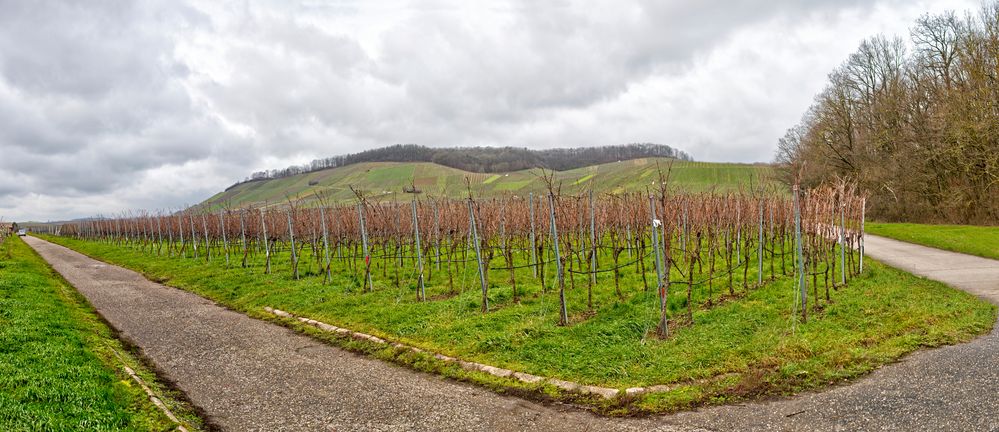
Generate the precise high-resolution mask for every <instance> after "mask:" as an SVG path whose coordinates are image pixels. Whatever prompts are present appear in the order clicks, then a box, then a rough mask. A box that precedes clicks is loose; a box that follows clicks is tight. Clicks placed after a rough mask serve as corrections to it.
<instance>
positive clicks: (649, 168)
mask: <svg viewBox="0 0 999 432" xmlns="http://www.w3.org/2000/svg"><path fill="white" fill-rule="evenodd" d="M657 162H658V166H659V167H661V168H662V169H663V171H664V172H665V170H666V169H667V166H668V164H669V163H670V160H669V159H658V158H647V159H634V160H628V161H621V162H613V163H607V164H601V165H594V166H589V167H584V168H577V169H573V170H568V171H562V172H559V173H557V174H556V179H557V180H558V181H560V182H561V184H562V192H563V193H567V194H573V193H580V192H583V191H586V190H588V189H589V188H590V187H593V188H594V190H595V191H596V192H599V193H618V192H626V191H642V190H645V188H646V187H654V182H655V181H657V180H658V174H657ZM770 173H771V168H770V167H769V166H766V165H749V164H731V163H709V162H682V161H673V170H672V174H671V176H670V184H671V185H672V186H673V187H674V188H675V189H678V190H683V191H689V192H704V191H710V190H715V191H718V192H726V191H738V190H739V189H740V188H742V189H743V190H748V188H749V186H750V184H753V185H758V184H759V182H760V179H763V181H764V182H771V179H770V177H771V176H770ZM539 174H540V171H539V170H522V171H513V172H509V173H502V174H493V173H473V172H468V171H462V170H459V169H455V168H449V167H445V166H442V165H437V164H434V163H429V162H370V163H358V164H353V165H348V166H344V167H339V168H332V169H327V170H322V171H317V172H313V173H308V174H300V175H296V176H291V177H285V178H279V179H270V180H260V181H252V182H247V183H243V184H240V185H237V186H235V187H233V188H231V189H229V190H227V191H224V192H220V193H218V194H216V195H215V196H213V197H211V198H209V199H207V200H205V202H204V203H203V204H206V205H208V206H210V207H212V208H219V207H220V206H223V205H228V206H231V207H243V206H260V205H265V204H266V205H274V204H281V203H283V202H285V201H286V197H291V199H293V200H298V199H301V200H303V201H305V202H306V203H308V202H309V201H312V200H314V199H315V195H316V193H317V192H321V193H324V194H327V196H329V197H330V198H331V199H332V200H334V201H350V200H353V199H354V195H353V193H352V192H351V191H350V186H353V187H355V188H357V189H360V190H363V191H364V192H365V194H367V195H368V196H369V197H374V198H379V199H387V200H391V199H408V197H409V196H411V195H409V194H406V193H404V192H403V188H405V187H408V186H409V185H410V184H415V185H416V188H417V189H419V190H420V191H421V192H422V194H421V195H420V196H434V197H440V196H448V197H452V198H459V197H464V196H466V194H467V192H466V187H465V178H466V177H467V178H468V179H469V181H470V183H471V186H472V191H473V193H474V194H475V195H476V196H483V197H489V196H501V195H518V194H527V193H529V192H535V193H539V192H542V191H544V190H545V186H544V182H543V181H542V180H541V179H540V178H539V177H538V175H539ZM310 183H311V184H312V185H310Z"/></svg>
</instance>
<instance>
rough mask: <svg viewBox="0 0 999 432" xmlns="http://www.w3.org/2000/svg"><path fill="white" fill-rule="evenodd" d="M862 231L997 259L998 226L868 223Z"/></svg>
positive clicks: (998, 243) (998, 244)
mask: <svg viewBox="0 0 999 432" xmlns="http://www.w3.org/2000/svg"><path fill="white" fill-rule="evenodd" d="M865 229H866V231H867V232H869V233H871V234H874V235H879V236H884V237H890V238H893V239H896V240H901V241H905V242H909V243H916V244H921V245H923V246H930V247H935V248H938V249H943V250H949V251H952V252H961V253H966V254H969V255H976V256H980V257H985V258H992V259H999V226H974V225H925V224H913V223H875V222H868V223H867V225H866V227H865Z"/></svg>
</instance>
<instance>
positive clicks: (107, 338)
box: [0, 237, 198, 431]
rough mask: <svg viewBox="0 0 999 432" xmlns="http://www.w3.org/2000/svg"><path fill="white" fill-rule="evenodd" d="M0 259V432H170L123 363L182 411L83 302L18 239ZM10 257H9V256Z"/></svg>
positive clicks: (168, 424) (191, 420)
mask: <svg viewBox="0 0 999 432" xmlns="http://www.w3.org/2000/svg"><path fill="white" fill-rule="evenodd" d="M4 249H5V251H4V252H3V255H0V430H4V431H28V430H39V431H41V430H102V431H103V430H133V431H151V430H152V431H156V430H162V431H167V430H173V429H174V427H175V425H174V424H173V422H171V421H170V420H169V419H168V418H167V417H166V416H165V415H164V414H163V413H162V412H161V411H159V409H157V408H156V407H155V406H154V405H153V404H152V402H150V401H149V400H148V399H147V397H146V394H145V393H144V392H143V391H142V389H141V388H140V387H139V386H138V385H137V384H136V383H135V382H134V381H133V380H132V378H131V377H129V376H128V374H127V373H125V372H124V371H123V370H122V368H121V364H122V361H123V360H122V359H120V358H119V357H118V356H117V355H116V354H115V352H117V353H119V354H120V355H121V356H122V357H123V358H124V361H125V362H126V363H127V364H129V366H130V367H132V368H133V369H135V370H136V371H137V373H139V375H140V376H141V377H142V378H143V380H145V381H146V382H147V384H149V385H151V386H153V388H154V389H155V391H157V394H159V395H161V396H162V395H164V394H166V396H167V397H165V398H164V401H165V403H167V404H169V405H170V406H171V408H172V409H173V410H174V411H175V413H177V414H179V415H182V417H183V418H184V419H185V421H187V422H188V424H192V423H193V424H195V425H197V424H198V420H197V419H196V418H195V417H193V415H191V414H189V411H187V409H186V408H185V407H182V406H179V404H178V403H176V402H175V401H174V400H173V398H172V396H170V395H171V394H172V392H170V391H166V390H164V389H162V388H160V386H158V385H157V384H156V382H155V377H154V376H153V375H152V374H151V373H149V372H148V370H147V369H145V368H144V367H142V365H141V364H140V363H139V362H138V361H137V360H136V359H135V358H134V357H133V356H132V355H131V354H130V353H129V352H128V351H127V350H126V349H125V348H124V347H123V346H122V345H121V343H120V342H119V341H117V340H116V339H114V337H113V335H112V333H111V330H109V329H108V327H107V326H105V325H104V323H103V322H102V321H101V320H100V319H99V318H98V316H97V315H96V314H95V313H94V312H93V311H92V310H91V309H90V307H89V305H88V304H87V303H86V302H85V300H83V298H82V297H81V296H80V295H79V294H78V293H76V291H75V290H73V288H71V287H69V286H68V285H67V284H66V283H65V282H64V281H62V279H61V278H60V277H59V276H58V275H57V274H55V273H54V271H52V270H51V269H50V268H49V267H48V265H47V264H46V263H45V262H44V261H43V260H42V259H41V257H39V256H38V255H37V254H35V252H34V251H33V250H31V249H30V248H29V247H28V246H27V245H26V244H25V243H24V242H23V241H21V240H20V239H19V238H17V237H13V238H10V239H8V240H7V241H6V242H5V245H4ZM8 252H9V254H8Z"/></svg>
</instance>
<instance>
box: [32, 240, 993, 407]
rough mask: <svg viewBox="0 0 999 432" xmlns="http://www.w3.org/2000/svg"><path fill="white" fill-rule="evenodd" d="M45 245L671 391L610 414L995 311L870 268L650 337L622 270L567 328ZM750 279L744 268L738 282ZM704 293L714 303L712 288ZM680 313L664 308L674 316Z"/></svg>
mask: <svg viewBox="0 0 999 432" xmlns="http://www.w3.org/2000/svg"><path fill="white" fill-rule="evenodd" d="M49 239H50V240H52V241H55V242H57V243H60V244H63V245H66V246H69V247H72V248H73V249H76V250H78V251H81V252H83V253H86V254H88V255H90V256H93V257H96V258H99V259H102V260H104V261H107V262H110V263H114V264H118V265H122V266H125V267H128V268H131V269H134V270H137V271H139V272H141V273H143V274H145V275H146V276H147V277H149V278H150V279H152V280H157V281H160V282H164V283H168V284H170V285H172V286H176V287H179V288H183V289H187V290H190V291H193V292H195V293H198V294H200V295H203V296H205V297H208V298H211V299H213V300H215V301H217V302H219V303H221V304H224V305H226V306H229V307H231V308H233V309H236V310H240V311H244V312H247V313H249V314H251V315H254V316H261V314H262V312H261V309H262V307H263V306H272V307H276V308H279V309H282V310H287V311H289V312H292V313H294V314H296V315H301V316H307V317H311V318H314V319H317V320H320V321H324V322H328V323H330V324H334V325H337V326H341V327H346V328H350V329H353V330H356V331H361V332H365V333H369V334H373V335H377V336H379V337H383V338H386V339H389V340H395V341H399V342H403V343H405V344H407V345H412V346H417V347H420V348H424V349H427V350H430V351H434V352H439V353H442V354H446V355H449V356H453V357H458V358H461V359H465V360H470V361H476V362H481V363H485V364H490V365H495V366H499V367H504V368H508V369H513V370H517V371H522V372H527V373H531V374H535V375H541V376H547V377H554V378H560V379H565V380H570V381H575V382H579V383H583V384H593V385H600V386H606V387H616V388H622V389H623V388H627V387H633V386H652V385H667V386H669V391H665V392H661V393H655V394H649V395H643V396H640V397H638V398H635V399H630V400H625V401H618V402H615V403H613V404H608V405H600V403H598V402H592V401H585V402H592V403H594V404H596V405H595V406H597V407H598V408H600V409H602V410H603V411H604V412H609V413H625V412H628V413H633V412H669V411H675V410H678V409H684V408H689V407H691V406H696V405H703V404H706V403H722V402H728V401H733V400H739V399H744V398H748V397H754V396H758V395H774V394H790V393H793V392H797V391H800V390H804V389H812V388H818V387H821V386H825V385H827V384H829V383H833V382H837V381H841V380H846V379H850V378H854V377H857V376H859V375H862V374H864V373H866V372H868V371H870V370H872V369H874V368H876V367H878V366H880V365H883V364H885V363H889V362H892V361H895V360H897V359H898V358H899V357H901V356H902V355H905V354H906V353H909V352H912V351H914V350H916V349H919V348H921V347H932V346H939V345H944V344H951V343H956V342H961V341H967V340H970V339H971V338H973V337H975V336H976V335H980V334H983V333H985V332H987V331H988V330H990V329H991V327H992V325H993V323H994V322H995V318H996V309H995V307H994V306H992V305H990V304H988V303H986V302H984V301H981V300H979V299H977V298H975V297H973V296H971V295H968V294H966V293H964V292H961V291H957V290H954V289H951V288H949V287H947V286H945V285H943V284H940V283H937V282H933V281H928V280H924V279H920V278H917V277H914V276H912V275H909V274H907V273H904V272H901V271H898V270H894V269H891V268H888V267H885V266H883V265H880V264H878V263H876V262H872V263H871V265H870V266H869V270H868V272H867V273H866V274H865V275H863V276H861V277H858V278H855V279H853V280H852V281H851V282H850V285H849V286H847V287H843V288H840V289H839V290H838V291H837V292H835V293H833V300H834V301H833V302H825V301H822V302H821V305H820V307H819V308H818V309H817V310H814V311H811V312H810V317H811V319H810V320H809V322H808V323H806V324H802V323H797V324H792V321H793V320H792V318H791V305H792V304H793V302H794V299H793V292H794V290H793V288H792V286H793V285H792V281H791V280H790V279H789V278H785V279H781V280H778V281H777V282H775V283H772V284H767V285H765V286H763V287H762V288H755V289H750V290H748V292H747V291H743V290H742V289H740V290H739V291H738V292H737V296H736V297H734V298H726V299H725V300H724V301H722V302H721V304H718V305H716V306H715V307H713V308H698V309H697V310H696V311H695V313H694V321H695V325H693V326H688V327H681V328H678V329H676V331H675V332H674V335H673V337H672V338H670V339H668V340H658V339H655V338H654V337H652V336H650V335H651V330H653V327H654V324H655V321H656V303H655V302H656V295H655V292H654V290H650V291H643V290H642V289H641V279H640V276H636V275H634V274H631V272H628V274H626V275H623V276H622V277H623V278H624V279H623V280H622V286H623V287H627V289H626V290H625V295H624V296H623V297H619V296H617V295H616V294H615V293H614V289H613V285H612V283H610V282H609V281H608V280H606V279H604V280H602V282H601V283H600V284H598V287H597V288H596V289H594V305H595V309H594V310H593V311H590V310H588V309H587V306H586V288H585V286H582V287H580V286H577V288H576V289H575V290H570V291H569V292H568V296H569V297H570V308H569V309H570V313H571V315H572V316H573V319H572V325H570V326H568V327H559V326H556V325H555V323H556V322H557V314H558V311H557V301H556V299H555V294H554V293H553V292H552V291H550V290H549V291H548V292H547V293H543V292H541V291H540V289H539V288H538V287H536V286H532V285H531V284H530V282H528V281H526V280H525V281H522V282H521V281H518V289H519V290H521V294H522V299H521V301H520V302H519V303H514V302H513V301H512V300H511V292H510V287H509V286H505V285H500V286H494V287H493V288H491V290H490V303H491V304H492V305H493V307H494V309H493V310H491V311H490V312H489V313H488V314H482V313H480V312H479V302H478V296H480V295H481V294H480V293H479V292H477V291H476V290H475V289H466V290H464V291H459V292H456V293H453V294H451V295H442V294H440V293H443V292H444V287H441V286H438V284H434V285H431V286H430V287H428V293H430V296H431V298H434V299H435V300H433V301H429V302H417V301H415V300H414V298H413V297H414V296H413V295H412V293H413V291H412V289H413V286H412V285H407V284H404V285H403V286H402V287H400V288H392V287H387V286H378V285H379V284H378V282H376V289H375V290H374V291H373V292H370V293H364V292H360V291H359V290H357V289H350V290H348V289H346V288H344V287H352V286H356V282H357V281H355V280H353V279H351V278H353V277H354V276H352V275H351V274H349V272H345V273H346V274H342V275H334V283H333V284H331V285H325V286H324V285H323V284H322V278H321V277H317V276H308V277H304V278H303V279H301V280H298V281H295V280H292V279H291V277H290V275H289V274H288V273H287V272H285V271H283V270H284V269H283V268H278V269H277V270H276V272H277V273H275V274H270V275H265V274H262V269H261V267H260V266H259V263H254V266H253V267H251V268H249V269H243V268H238V267H234V268H229V269H226V268H225V267H224V264H223V263H222V260H220V259H217V258H216V259H215V260H213V261H212V262H209V263H206V262H205V261H204V260H198V261H195V260H192V259H181V258H172V259H170V258H165V257H156V256H155V255H151V254H150V253H148V252H145V253H143V252H140V251H138V250H135V249H131V248H128V247H119V246H113V245H107V244H103V243H96V242H86V241H79V240H74V239H69V238H49ZM303 262H307V261H305V260H304V259H303ZM305 273H308V272H305ZM754 278H755V274H754V273H752V272H751V273H750V276H749V279H750V280H753V279H754ZM524 279H527V278H524ZM609 283H610V285H608V284H609ZM577 284H578V282H577ZM715 289H716V292H715V294H716V297H715V301H716V302H717V301H718V297H717V294H718V290H720V288H718V287H716V288H715ZM434 294H437V295H434ZM927 299H932V301H927ZM695 301H696V302H697V304H698V305H701V304H702V303H703V302H704V297H700V300H698V298H697V297H696V296H695ZM683 307H685V306H684V305H683V304H672V303H671V308H674V309H682V308H683ZM305 331H306V332H309V333H315V332H314V331H312V330H308V329H305ZM327 339H335V338H333V337H330V338H327ZM340 343H341V344H343V343H346V344H354V345H356V344H357V342H349V341H347V342H344V341H341V342H340ZM355 348H356V347H355ZM357 349H360V350H362V351H363V350H376V353H375V354H376V355H377V356H379V357H380V358H386V359H391V360H394V361H398V362H401V363H407V364H413V365H416V367H417V368H421V369H424V370H426V369H431V370H437V369H443V370H444V371H450V372H448V373H445V374H446V375H448V376H452V375H450V374H454V375H456V377H457V378H459V379H469V380H474V381H479V382H482V381H484V380H485V381H486V382H484V383H485V384H486V385H488V386H490V387H494V388H495V387H496V386H502V385H512V384H500V383H499V381H501V380H499V379H495V380H491V379H488V378H483V377H479V376H477V375H475V374H462V373H461V372H459V371H455V370H454V369H455V368H454V367H446V366H441V365H434V364H433V362H428V361H426V359H423V358H422V357H420V356H414V357H413V358H409V357H410V355H409V354H402V353H394V352H392V349H390V348H377V349H376V348H357ZM400 357H403V358H400ZM528 390H537V389H528ZM622 404H624V405H622Z"/></svg>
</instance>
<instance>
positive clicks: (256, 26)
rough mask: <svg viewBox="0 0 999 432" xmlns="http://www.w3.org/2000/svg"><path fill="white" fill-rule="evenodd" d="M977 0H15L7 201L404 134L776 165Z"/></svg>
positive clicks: (115, 195) (6, 96)
mask: <svg viewBox="0 0 999 432" xmlns="http://www.w3.org/2000/svg"><path fill="white" fill-rule="evenodd" d="M974 6H975V4H974V2H972V1H968V2H962V1H960V0H954V1H953V2H951V3H948V2H946V1H930V0H926V1H925V2H918V3H911V2H903V1H901V0H881V1H873V2H867V1H860V0H850V1H792V0H778V1H771V2H759V1H738V2H729V1H705V2H675V1H655V0H636V1H630V2H622V1H610V0H608V1H582V0H580V1H557V2H532V1H526V0H510V1H491V2H475V3H467V2H450V1H441V2H412V3H410V2H407V1H404V0H386V1H383V2H367V1H363V2H362V1H347V2H315V1H301V2H287V1H279V0H260V1H256V2H245V1H236V0H233V1H229V2H219V1H207V0H206V1H189V2H182V1H171V0H139V1H108V2H90V3H86V4H80V3H78V2H61V1H38V2H20V1H8V0H0V10H2V11H3V13H2V14H0V217H3V218H6V219H8V220H9V219H12V218H16V219H26V218H37V219H56V218H70V217H80V216H86V215H91V214H96V213H114V212H118V211H122V210H125V209H129V208H140V207H141V208H176V207H179V206H182V205H184V204H193V203H196V202H198V201H200V200H202V199H204V198H206V197H207V196H209V195H211V194H212V193H214V192H216V191H218V190H220V189H221V188H223V187H225V186H227V185H228V184H231V183H232V182H233V181H235V180H238V179H240V178H242V177H244V176H245V175H247V174H248V173H249V172H251V171H254V170H259V169H265V168H275V167H282V166H284V165H287V164H289V163H301V162H305V161H307V160H309V159H312V158H316V157H322V156H328V155H333V154H339V153H344V152H353V151H357V150H361V149H364V148H371V147H376V146H381V145H388V144H394V143H400V142H406V143H410V142H412V143H421V144H426V145H434V146H448V145H517V146H531V147H555V146H569V145H573V146H580V145H582V146H589V145H601V144H620V143H626V142H635V141H652V142H660V143H665V144H671V145H675V146H678V147H680V148H683V149H684V150H687V151H688V152H690V153H692V154H693V155H694V156H695V157H697V158H700V159H703V160H719V161H722V160H732V161H756V160H767V159H769V157H770V154H771V152H772V150H771V149H772V148H773V143H774V142H775V140H776V138H777V137H778V136H780V135H781V133H782V132H783V129H784V128H786V127H788V126H790V125H792V124H793V123H794V122H795V121H796V120H797V119H798V117H799V116H800V115H801V113H802V112H803V111H804V109H805V108H806V107H807V105H808V102H809V100H810V99H811V97H812V95H813V94H814V93H816V92H817V91H819V90H820V89H821V86H822V84H823V82H824V80H825V74H826V73H827V72H828V71H829V70H830V69H831V68H832V67H833V66H834V65H836V64H837V63H839V62H840V61H841V60H842V59H843V58H844V57H845V55H846V54H847V53H849V52H850V51H851V50H852V49H853V48H854V47H855V46H856V44H857V43H858V42H859V40H860V39H861V38H863V37H865V36H868V35H871V34H874V33H877V32H897V33H904V31H905V28H906V26H907V25H908V24H909V22H910V21H911V20H912V19H913V18H914V17H915V16H917V15H918V14H920V13H922V12H924V11H927V10H942V9H947V8H949V9H965V8H969V7H974Z"/></svg>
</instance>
